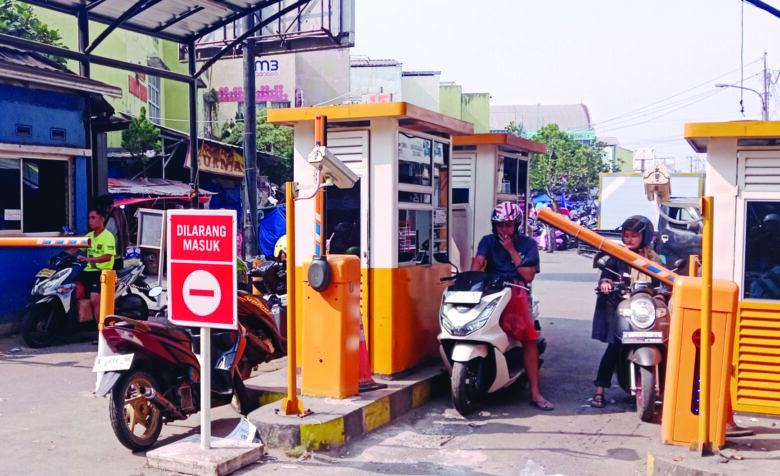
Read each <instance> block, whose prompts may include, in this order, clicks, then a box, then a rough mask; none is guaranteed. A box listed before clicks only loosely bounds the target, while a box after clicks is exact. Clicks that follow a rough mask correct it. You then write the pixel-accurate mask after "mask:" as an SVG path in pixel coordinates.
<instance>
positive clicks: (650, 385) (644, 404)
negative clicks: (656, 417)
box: [634, 365, 655, 422]
mask: <svg viewBox="0 0 780 476" xmlns="http://www.w3.org/2000/svg"><path fill="white" fill-rule="evenodd" d="M634 368H635V369H636V414H637V416H639V419H640V420H642V421H648V422H649V421H652V420H653V411H654V410H655V367H653V368H647V367H642V366H640V365H635V366H634Z"/></svg>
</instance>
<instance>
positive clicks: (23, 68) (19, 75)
mask: <svg viewBox="0 0 780 476" xmlns="http://www.w3.org/2000/svg"><path fill="white" fill-rule="evenodd" d="M0 81H6V82H11V83H18V84H37V85H39V86H46V87H48V88H51V87H55V88H60V89H65V90H68V91H82V92H87V93H93V94H104V95H106V96H111V97H115V98H119V97H122V89H120V88H118V87H116V86H111V85H110V84H106V83H102V82H100V81H95V80H94V79H89V78H85V77H83V76H79V75H77V74H75V73H73V72H72V71H69V70H68V69H67V68H65V67H64V66H60V65H59V64H57V63H55V62H54V61H51V60H49V59H48V58H46V57H45V56H43V55H40V54H38V53H35V52H32V51H25V50H21V49H19V48H14V47H13V46H7V45H0Z"/></svg>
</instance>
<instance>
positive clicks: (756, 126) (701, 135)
mask: <svg viewBox="0 0 780 476" xmlns="http://www.w3.org/2000/svg"><path fill="white" fill-rule="evenodd" d="M724 138H735V139H762V138H763V139H770V138H771V139H777V138H780V121H732V122H693V123H688V124H685V140H687V141H688V143H689V144H690V145H691V147H693V150H695V151H696V152H700V153H703V152H707V144H708V142H709V140H710V139H724Z"/></svg>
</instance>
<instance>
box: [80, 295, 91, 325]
mask: <svg viewBox="0 0 780 476" xmlns="http://www.w3.org/2000/svg"><path fill="white" fill-rule="evenodd" d="M76 309H77V310H78V312H79V316H78V317H79V322H88V321H91V320H93V319H94V318H93V317H92V302H90V300H89V299H76Z"/></svg>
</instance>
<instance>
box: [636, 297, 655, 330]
mask: <svg viewBox="0 0 780 476" xmlns="http://www.w3.org/2000/svg"><path fill="white" fill-rule="evenodd" d="M631 324H633V325H634V326H636V327H639V328H640V329H647V328H649V327H652V326H653V324H655V305H654V304H653V300H652V299H650V298H649V297H644V296H639V297H637V296H634V297H632V298H631Z"/></svg>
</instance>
